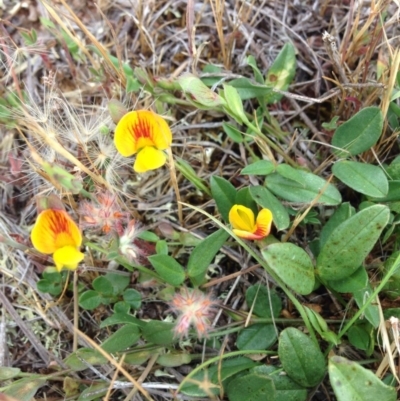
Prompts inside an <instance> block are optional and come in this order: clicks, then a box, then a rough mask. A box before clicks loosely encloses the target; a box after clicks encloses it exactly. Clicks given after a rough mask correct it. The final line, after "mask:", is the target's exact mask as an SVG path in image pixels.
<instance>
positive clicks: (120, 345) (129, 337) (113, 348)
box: [101, 324, 140, 354]
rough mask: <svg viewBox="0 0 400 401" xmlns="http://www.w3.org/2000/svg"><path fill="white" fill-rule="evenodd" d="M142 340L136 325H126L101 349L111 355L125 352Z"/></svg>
mask: <svg viewBox="0 0 400 401" xmlns="http://www.w3.org/2000/svg"><path fill="white" fill-rule="evenodd" d="M139 338H140V333H139V328H138V327H137V326H136V325H134V324H126V325H125V326H122V327H121V328H120V329H118V330H117V331H116V332H115V333H114V334H112V335H111V336H110V337H108V338H107V340H106V341H104V342H103V344H101V348H103V350H104V351H107V352H108V353H110V354H114V353H115V352H121V351H125V350H126V349H127V348H129V347H130V346H131V345H133V344H135V343H137V342H138V340H139Z"/></svg>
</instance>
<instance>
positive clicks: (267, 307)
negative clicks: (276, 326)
mask: <svg viewBox="0 0 400 401" xmlns="http://www.w3.org/2000/svg"><path fill="white" fill-rule="evenodd" d="M246 302H247V305H248V307H249V308H252V311H253V313H254V314H255V315H257V316H259V317H263V318H271V317H272V316H273V317H278V316H279V315H280V313H281V310H282V300H281V298H280V296H279V295H278V294H277V293H276V292H275V291H274V290H271V289H270V288H267V287H265V286H263V285H261V284H256V285H252V286H251V287H249V288H248V289H247V291H246Z"/></svg>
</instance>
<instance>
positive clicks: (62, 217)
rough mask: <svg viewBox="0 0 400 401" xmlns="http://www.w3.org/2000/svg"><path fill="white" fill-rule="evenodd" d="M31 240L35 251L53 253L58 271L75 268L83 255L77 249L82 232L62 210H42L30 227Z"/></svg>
mask: <svg viewBox="0 0 400 401" xmlns="http://www.w3.org/2000/svg"><path fill="white" fill-rule="evenodd" d="M31 240H32V244H33V246H34V247H35V249H36V250H37V251H39V252H41V253H44V254H47V255H51V254H52V255H53V259H54V263H55V265H56V269H57V270H58V271H61V270H62V269H63V268H65V269H69V270H75V269H76V268H77V267H78V264H79V262H81V261H82V260H83V257H84V255H83V253H82V252H80V251H79V247H80V246H81V244H82V234H81V232H80V230H79V228H78V226H77V225H76V224H75V223H74V221H73V220H72V219H71V217H70V216H69V215H68V213H67V212H65V211H64V210H58V209H46V210H44V211H42V212H41V213H40V214H39V216H38V217H37V219H36V223H35V225H34V227H33V229H32V233H31Z"/></svg>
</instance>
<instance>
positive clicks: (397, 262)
mask: <svg viewBox="0 0 400 401" xmlns="http://www.w3.org/2000/svg"><path fill="white" fill-rule="evenodd" d="M399 265H400V255H399V256H397V258H396V260H395V261H394V263H393V264H392V267H391V268H390V269H389V271H388V272H387V274H386V275H385V277H384V278H383V279H382V280H381V282H380V284H379V285H378V287H376V288H375V291H374V292H373V293H372V294H371V296H370V297H369V298H368V299H367V300H366V301H365V303H364V305H363V306H362V308H360V310H359V311H358V312H356V313H355V314H354V316H353V317H352V318H351V319H350V320H349V321H348V322H347V324H346V325H345V326H344V327H343V329H342V330H341V331H340V333H339V334H338V337H339V338H342V337H343V336H344V334H345V333H346V332H347V330H349V329H350V327H351V326H352V325H353V324H354V323H355V322H356V320H358V318H359V317H360V316H361V315H362V314H363V313H364V311H365V310H366V309H367V308H368V306H369V305H370V304H371V302H372V301H373V300H374V299H375V298H376V297H377V296H378V295H379V293H380V292H381V291H382V289H383V287H385V285H386V283H387V282H388V281H389V279H390V278H391V277H392V275H393V273H394V272H395V271H396V270H397V268H398V267H399Z"/></svg>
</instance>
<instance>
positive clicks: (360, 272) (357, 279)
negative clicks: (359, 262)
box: [327, 266, 369, 293]
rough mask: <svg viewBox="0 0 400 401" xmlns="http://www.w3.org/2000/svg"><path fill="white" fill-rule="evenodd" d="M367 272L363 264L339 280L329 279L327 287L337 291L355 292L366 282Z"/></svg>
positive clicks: (363, 286)
mask: <svg viewBox="0 0 400 401" xmlns="http://www.w3.org/2000/svg"><path fill="white" fill-rule="evenodd" d="M368 279H369V278H368V274H367V272H366V270H365V268H364V267H363V266H360V267H359V268H358V269H357V270H356V271H355V272H354V273H353V274H352V275H351V276H348V277H345V278H342V279H340V280H329V281H328V282H327V285H328V287H329V288H332V289H333V290H335V291H337V292H343V293H347V292H356V291H359V290H362V289H363V288H365V286H366V285H367V283H368Z"/></svg>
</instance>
